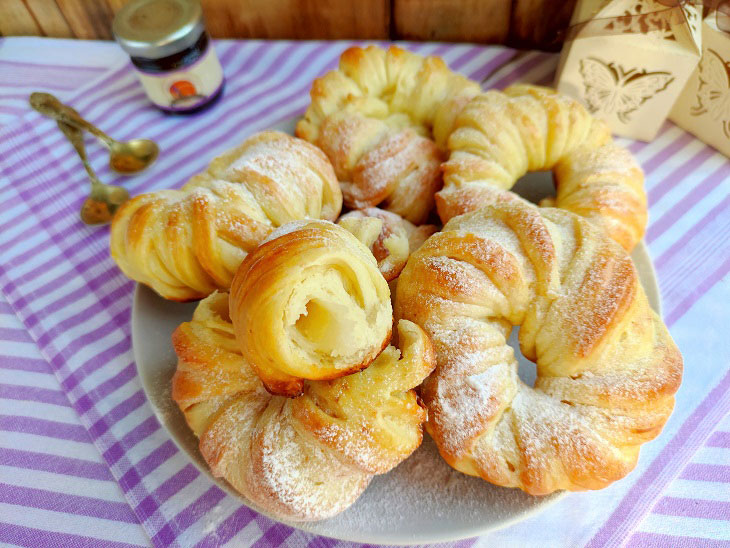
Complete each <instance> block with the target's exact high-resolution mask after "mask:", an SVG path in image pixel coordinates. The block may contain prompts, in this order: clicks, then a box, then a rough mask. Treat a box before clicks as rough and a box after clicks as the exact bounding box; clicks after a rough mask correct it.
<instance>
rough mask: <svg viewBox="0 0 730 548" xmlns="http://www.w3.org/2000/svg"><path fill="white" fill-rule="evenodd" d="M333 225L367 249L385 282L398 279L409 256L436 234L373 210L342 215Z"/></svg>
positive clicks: (377, 209) (432, 227) (433, 229)
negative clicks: (345, 231) (350, 233)
mask: <svg viewBox="0 0 730 548" xmlns="http://www.w3.org/2000/svg"><path fill="white" fill-rule="evenodd" d="M337 224H338V225H340V226H341V227H343V228H346V229H347V230H348V231H350V232H352V234H354V235H355V237H356V238H357V239H358V240H360V241H361V242H362V243H364V244H365V247H367V248H368V249H370V251H371V252H372V254H373V256H374V257H375V260H376V261H378V269H379V270H380V272H381V273H382V274H383V277H384V278H385V279H386V280H387V281H388V282H390V281H391V280H394V279H395V278H397V277H398V275H399V274H400V273H401V270H403V267H404V266H406V261H407V260H408V257H409V255H410V254H411V253H413V252H414V251H415V250H416V249H418V248H419V247H421V245H422V244H423V242H425V241H426V238H428V237H429V236H430V235H431V234H433V233H434V232H436V230H437V228H436V226H434V225H421V226H416V225H414V224H413V223H411V222H409V221H406V220H405V219H403V218H402V217H401V216H400V215H396V214H395V213H391V212H390V211H385V210H384V209H379V208H377V207H369V208H366V209H358V210H355V211H350V212H349V213H345V214H344V215H343V216H342V217H340V218H339V219H338V220H337Z"/></svg>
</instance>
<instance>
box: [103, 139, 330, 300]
mask: <svg viewBox="0 0 730 548" xmlns="http://www.w3.org/2000/svg"><path fill="white" fill-rule="evenodd" d="M341 207H342V193H341V191H340V187H339V184H338V183H337V178H336V177H335V174H334V172H333V171H332V166H331V165H330V163H329V161H328V160H327V158H326V157H325V155H324V154H323V153H322V151H320V150H319V149H317V148H316V147H314V146H312V145H311V144H309V143H307V142H306V141H303V140H301V139H296V138H294V137H291V136H290V135H286V134H284V133H281V132H278V131H264V132H262V133H258V134H256V135H253V136H251V137H249V138H248V139H246V141H245V142H244V143H243V144H241V145H240V146H238V147H236V148H234V149H232V150H229V151H228V152H225V153H223V154H221V155H220V156H218V157H217V158H215V159H214V160H213V161H212V162H211V164H210V166H209V167H208V169H207V170H206V171H204V172H203V173H200V174H198V175H196V176H194V177H193V178H191V179H190V181H188V183H187V184H186V185H185V186H184V187H182V189H180V190H158V191H156V192H150V193H148V194H142V195H140V196H136V197H134V198H132V199H131V200H129V201H128V202H126V203H125V204H124V205H122V207H121V208H119V210H118V211H117V213H116V215H115V216H114V220H113V221H112V226H111V242H110V247H111V255H112V258H113V259H114V260H115V261H116V263H117V264H118V265H119V268H120V269H121V270H122V272H124V274H126V275H127V276H128V277H129V278H131V279H133V280H135V281H138V282H140V283H143V284H145V285H148V286H149V287H151V288H152V289H154V290H155V291H156V292H157V293H158V294H160V295H161V296H163V297H165V298H166V299H171V300H175V301H190V300H194V299H200V298H202V297H205V296H206V295H209V294H210V293H211V292H212V291H215V290H217V289H221V290H227V289H228V288H229V287H230V285H231V280H232V279H233V274H234V273H235V271H236V269H237V268H238V266H239V265H240V264H241V262H242V261H243V259H244V258H245V257H246V255H247V254H248V253H250V252H251V251H252V250H253V249H255V248H256V246H258V245H259V243H261V241H262V240H263V239H264V238H266V236H267V235H268V234H269V233H270V232H271V231H272V230H273V229H275V228H276V227H278V226H280V225H282V224H284V223H287V222H289V221H292V220H296V219H305V218H314V219H318V218H322V219H327V220H330V221H334V220H335V219H336V218H337V216H338V215H339V213H340V209H341Z"/></svg>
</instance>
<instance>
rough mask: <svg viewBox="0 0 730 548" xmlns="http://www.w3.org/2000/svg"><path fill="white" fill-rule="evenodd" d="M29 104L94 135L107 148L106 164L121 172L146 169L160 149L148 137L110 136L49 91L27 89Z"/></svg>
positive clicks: (126, 172)
mask: <svg viewBox="0 0 730 548" xmlns="http://www.w3.org/2000/svg"><path fill="white" fill-rule="evenodd" d="M30 106H32V107H33V108H34V109H35V110H37V111H38V112H40V113H41V114H43V115H44V116H47V117H49V118H53V119H55V120H57V121H60V122H64V123H66V124H69V125H72V126H75V127H77V128H79V129H83V130H86V131H88V132H90V133H91V134H92V135H94V136H96V137H97V138H98V139H99V140H100V141H101V142H102V143H103V144H104V146H106V147H107V148H108V149H109V152H110V155H109V167H110V168H111V169H112V170H114V171H116V172H117V173H120V174H122V175H133V174H135V173H139V172H140V171H142V170H143V169H146V168H147V167H149V166H150V165H151V164H152V163H153V162H154V161H155V160H156V159H157V155H158V154H159V152H160V149H159V147H158V146H157V144H156V143H155V142H154V141H150V140H149V139H132V140H131V141H124V142H123V141H117V140H115V139H112V138H111V137H109V135H107V134H106V133H104V132H103V131H101V130H100V129H99V128H97V127H96V126H94V125H92V124H91V123H89V122H87V121H86V120H84V119H83V118H82V117H81V116H79V113H78V112H76V111H75V110H74V109H72V108H71V107H70V106H68V105H64V104H63V103H62V102H61V101H59V100H58V99H57V98H56V97H54V96H53V95H51V94H50V93H43V92H40V91H36V92H34V93H31V95H30Z"/></svg>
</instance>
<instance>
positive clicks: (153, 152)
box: [109, 139, 160, 175]
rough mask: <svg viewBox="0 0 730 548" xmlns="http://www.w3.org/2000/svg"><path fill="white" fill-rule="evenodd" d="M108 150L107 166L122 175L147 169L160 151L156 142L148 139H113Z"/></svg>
mask: <svg viewBox="0 0 730 548" xmlns="http://www.w3.org/2000/svg"><path fill="white" fill-rule="evenodd" d="M109 151H110V155H109V167H110V168H111V169H112V170H113V171H116V172H117V173H120V174H122V175H131V174H133V173H139V172H140V171H142V170H144V169H147V167H149V166H150V165H151V164H152V163H153V162H154V161H155V160H156V159H157V155H158V154H159V153H160V149H159V147H158V146H157V144H156V143H155V142H154V141H150V140H149V139H132V140H131V141H114V142H113V143H111V146H110V147H109Z"/></svg>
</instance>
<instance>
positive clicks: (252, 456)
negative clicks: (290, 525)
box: [172, 293, 435, 521]
mask: <svg viewBox="0 0 730 548" xmlns="http://www.w3.org/2000/svg"><path fill="white" fill-rule="evenodd" d="M399 335H400V337H399V340H400V347H401V349H402V356H401V355H400V353H399V351H398V350H397V349H396V348H394V347H392V346H389V347H387V348H386V349H385V350H384V351H383V352H382V353H381V354H380V355H379V356H378V357H377V359H376V360H375V361H374V362H373V363H372V364H371V365H370V367H368V368H367V369H366V370H365V371H362V372H359V373H355V374H353V375H349V376H346V377H342V378H339V379H337V380H333V381H307V382H305V383H304V388H303V393H302V395H301V396H299V397H297V398H284V397H281V396H272V395H271V394H269V393H268V392H267V391H266V390H264V387H263V385H262V383H261V381H260V380H259V378H258V376H257V375H256V373H255V371H254V369H253V368H252V367H251V366H250V365H249V363H248V361H247V360H246V359H245V358H244V357H243V356H242V355H241V352H240V350H239V348H238V343H237V342H236V337H235V335H234V331H233V325H232V324H231V321H230V318H229V316H228V295H226V294H224V293H214V294H212V295H211V296H210V297H208V298H206V299H205V300H203V301H201V302H200V304H199V305H198V307H197V309H196V310H195V314H194V316H193V319H192V321H190V322H186V323H183V324H182V325H180V327H178V328H177V330H176V331H175V333H174V334H173V344H174V347H175V352H176V353H177V356H178V367H177V371H176V372H175V376H174V377H173V381H172V397H173V399H174V400H175V401H176V402H177V404H178V405H179V407H180V409H181V410H182V412H183V413H184V414H185V418H186V420H187V422H188V424H189V425H190V427H191V428H192V430H193V432H194V433H195V435H196V436H198V437H199V438H200V452H201V454H202V455H203V458H204V459H205V461H206V462H207V463H208V465H209V466H210V469H211V472H212V473H213V475H215V476H217V477H222V478H224V479H225V480H226V481H228V483H230V484H231V485H232V486H233V487H234V488H235V489H236V490H238V491H239V492H240V493H242V494H243V495H244V496H245V497H247V498H248V499H250V500H251V501H252V502H254V503H255V504H256V505H258V506H259V507H260V508H261V509H262V510H264V511H265V512H268V513H270V514H272V515H273V516H275V517H277V518H281V519H288V520H295V521H304V520H317V519H324V518H327V517H330V516H333V515H335V514H337V513H339V512H341V511H342V510H344V509H345V508H347V507H348V506H350V505H351V504H352V503H353V502H354V501H355V500H356V499H357V498H358V496H360V494H361V493H362V492H363V491H364V490H365V488H366V487H367V485H368V483H369V482H370V480H371V478H372V477H373V476H374V475H375V474H382V473H385V472H387V471H388V470H390V469H392V468H393V467H394V466H396V465H397V464H398V463H400V462H401V461H403V460H404V459H405V458H407V457H408V456H409V455H410V454H411V453H412V452H413V451H414V450H415V449H416V448H417V447H418V446H419V445H420V443H421V440H422V423H423V422H424V420H425V418H426V412H425V410H424V409H423V408H422V407H421V406H420V405H419V400H418V397H417V396H416V393H415V392H414V391H413V390H412V389H413V388H414V387H415V386H418V385H419V384H420V383H421V381H422V380H423V379H424V378H425V377H426V376H427V375H428V374H429V373H430V372H431V371H432V370H433V367H434V365H435V358H434V354H433V349H432V348H431V344H430V342H429V341H428V338H427V337H426V335H425V333H424V332H423V331H422V330H421V329H420V328H419V327H418V326H416V325H414V324H412V323H410V322H407V321H402V322H400V324H399Z"/></svg>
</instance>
